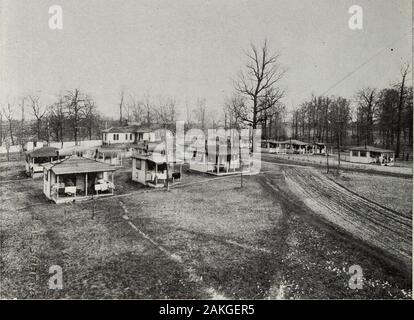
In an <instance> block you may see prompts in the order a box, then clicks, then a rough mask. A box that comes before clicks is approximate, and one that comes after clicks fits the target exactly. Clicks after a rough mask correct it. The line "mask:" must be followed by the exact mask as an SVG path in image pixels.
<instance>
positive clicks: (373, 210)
mask: <svg viewBox="0 0 414 320" xmlns="http://www.w3.org/2000/svg"><path fill="white" fill-rule="evenodd" d="M284 174H285V179H286V182H287V185H288V186H289V188H290V190H291V191H292V192H293V193H295V194H296V195H297V196H298V197H299V199H300V200H302V201H303V202H304V203H305V204H306V206H307V207H308V208H310V209H311V210H312V211H313V212H315V213H317V214H318V215H320V216H322V217H323V218H324V219H326V220H328V221H329V222H331V223H333V224H335V225H337V226H339V227H340V228H342V229H344V230H346V231H347V232H349V233H350V234H352V235H353V236H355V237H356V238H359V239H362V240H364V241H366V242H367V243H369V244H370V245H373V246H375V247H377V248H379V249H381V250H383V251H384V252H386V253H387V254H388V255H389V256H390V257H392V258H395V259H398V261H399V262H402V263H403V264H404V265H405V267H406V268H407V269H409V268H410V266H411V252H412V219H411V218H410V217H408V216H407V215H403V214H400V213H398V212H396V211H393V210H390V209H387V208H385V207H383V206H380V205H378V204H376V203H374V202H371V201H369V200H367V199H364V198H362V197H359V196H358V195H356V194H354V193H352V192H351V191H349V190H347V189H346V188H343V187H342V186H340V185H338V184H336V183H335V182H334V181H332V180H330V179H328V178H326V177H325V176H323V175H322V174H320V173H318V172H317V171H316V170H312V169H304V168H300V169H298V168H292V167H289V168H285V170H284Z"/></svg>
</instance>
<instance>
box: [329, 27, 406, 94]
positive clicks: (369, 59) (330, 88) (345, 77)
mask: <svg viewBox="0 0 414 320" xmlns="http://www.w3.org/2000/svg"><path fill="white" fill-rule="evenodd" d="M410 34H411V31H410V32H408V33H406V34H405V35H403V36H402V37H401V38H399V39H397V40H395V41H394V42H392V43H390V44H389V45H388V46H386V47H384V48H382V49H380V50H379V51H377V52H376V53H375V54H374V55H372V56H371V57H369V58H368V59H367V60H365V61H364V62H362V63H361V64H360V65H358V66H357V67H356V68H355V69H354V70H352V71H351V72H349V73H348V74H346V75H345V76H344V77H343V78H341V79H340V80H338V81H337V82H335V83H334V84H333V85H332V86H330V87H329V88H328V89H327V90H325V91H324V92H323V93H322V94H321V95H322V96H323V95H325V94H327V93H328V92H329V91H331V90H332V89H333V88H335V87H336V86H337V85H339V84H340V83H341V82H342V81H344V80H346V79H347V78H349V77H350V76H351V75H353V74H354V73H355V72H357V71H358V70H359V69H361V68H362V67H363V66H365V65H366V64H368V63H369V62H371V61H372V60H373V59H375V58H376V57H377V56H379V55H380V54H381V53H382V52H384V51H385V50H386V49H388V48H389V47H392V46H393V45H394V44H396V43H397V42H400V41H401V40H402V39H404V38H405V37H406V36H407V35H410Z"/></svg>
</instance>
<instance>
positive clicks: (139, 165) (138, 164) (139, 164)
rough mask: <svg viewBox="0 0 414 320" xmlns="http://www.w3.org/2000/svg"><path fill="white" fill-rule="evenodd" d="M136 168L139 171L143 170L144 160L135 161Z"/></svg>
mask: <svg viewBox="0 0 414 320" xmlns="http://www.w3.org/2000/svg"><path fill="white" fill-rule="evenodd" d="M135 168H137V170H142V160H141V159H135Z"/></svg>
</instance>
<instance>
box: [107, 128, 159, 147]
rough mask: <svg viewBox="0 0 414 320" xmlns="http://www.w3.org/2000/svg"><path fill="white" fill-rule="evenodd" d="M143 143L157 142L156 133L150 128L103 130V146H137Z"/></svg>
mask: <svg viewBox="0 0 414 320" xmlns="http://www.w3.org/2000/svg"><path fill="white" fill-rule="evenodd" d="M143 141H155V133H153V132H152V130H150V129H148V128H142V127H140V126H137V125H131V126H126V127H112V128H109V129H105V130H102V144H104V145H110V144H119V143H123V144H125V143H129V144H136V143H139V142H143Z"/></svg>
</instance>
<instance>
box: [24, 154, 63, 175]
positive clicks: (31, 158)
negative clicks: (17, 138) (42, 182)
mask: <svg viewBox="0 0 414 320" xmlns="http://www.w3.org/2000/svg"><path fill="white" fill-rule="evenodd" d="M58 150H59V149H58V148H53V147H41V148H39V149H35V150H33V151H28V152H26V174H27V175H29V176H31V177H36V176H37V175H40V176H41V175H42V173H43V167H42V166H41V165H42V163H46V162H50V161H54V160H57V159H58V156H59V154H58Z"/></svg>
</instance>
